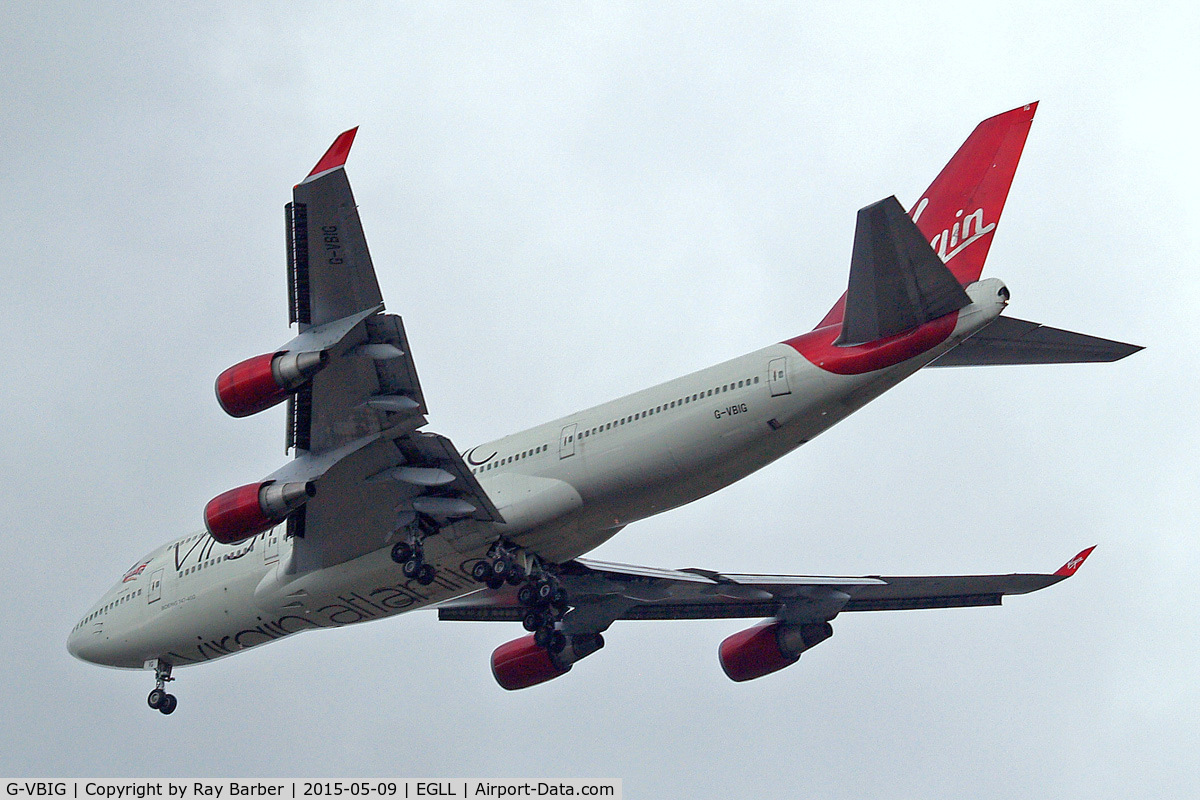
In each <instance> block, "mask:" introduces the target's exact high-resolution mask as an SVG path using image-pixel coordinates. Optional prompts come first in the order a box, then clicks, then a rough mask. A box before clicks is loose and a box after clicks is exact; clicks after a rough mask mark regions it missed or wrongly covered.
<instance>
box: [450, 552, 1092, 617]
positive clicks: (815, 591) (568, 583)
mask: <svg viewBox="0 0 1200 800" xmlns="http://www.w3.org/2000/svg"><path fill="white" fill-rule="evenodd" d="M1092 549H1093V548H1088V549H1087V550H1084V551H1083V552H1082V553H1080V554H1079V555H1077V556H1075V558H1073V559H1071V560H1070V561H1068V562H1067V563H1066V564H1065V565H1063V567H1062V568H1061V569H1059V570H1058V571H1057V572H1054V573H1052V574H1011V575H958V576H925V577H884V576H878V575H873V576H867V577H822V576H806V575H747V574H740V573H720V572H712V571H709V570H702V569H683V570H664V569H654V568H649V567H635V566H630V565H625V564H608V563H604V562H600V561H590V560H584V559H576V560H574V561H571V562H568V563H567V564H565V565H563V571H562V572H561V573H560V575H559V580H560V582H561V583H562V586H563V588H564V589H565V590H566V592H567V597H568V598H569V599H568V603H569V604H570V605H571V610H570V611H568V612H567V614H566V615H565V617H564V618H563V625H562V629H563V631H564V632H566V633H568V634H577V633H598V632H601V631H604V630H606V629H607V628H608V626H609V625H611V624H612V623H613V622H615V621H616V620H619V619H620V620H625V619H658V620H661V619H730V618H746V617H775V618H778V619H782V620H786V621H788V622H794V623H809V622H826V621H828V620H831V619H833V617H835V616H837V614H839V613H840V612H842V611H883V610H903V609H923V608H960V607H967V606H988V605H1000V602H1001V599H1002V598H1003V597H1004V596H1006V595H1013V594H1026V593H1028V592H1034V591H1037V590H1038V589H1044V588H1046V587H1047V586H1052V585H1053V584H1055V583H1058V582H1059V581H1062V580H1065V579H1066V578H1068V577H1070V576H1071V575H1073V574H1074V573H1075V571H1076V570H1078V569H1079V566H1080V565H1081V564H1082V563H1083V561H1084V559H1086V558H1087V557H1088V555H1090V554H1091V551H1092ZM526 611H527V609H526V608H524V607H523V606H521V604H520V603H518V602H517V597H516V591H515V590H513V589H511V588H508V587H505V588H501V589H497V590H487V589H485V590H481V591H479V592H475V593H473V594H470V595H466V596H465V597H461V598H458V599H455V600H451V601H448V602H446V603H443V604H441V605H439V606H438V618H439V619H443V620H453V621H498V622H506V621H520V620H521V619H522V617H523V616H524V614H525V613H526Z"/></svg>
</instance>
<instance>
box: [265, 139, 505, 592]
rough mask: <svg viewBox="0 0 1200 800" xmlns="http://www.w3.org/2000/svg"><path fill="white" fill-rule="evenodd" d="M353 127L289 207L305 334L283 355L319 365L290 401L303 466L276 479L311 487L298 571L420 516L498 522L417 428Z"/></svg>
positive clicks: (455, 459)
mask: <svg viewBox="0 0 1200 800" xmlns="http://www.w3.org/2000/svg"><path fill="white" fill-rule="evenodd" d="M356 130H357V129H354V130H350V131H346V132H345V133H343V134H342V135H341V136H339V137H338V138H337V140H335V141H334V143H333V145H332V146H331V147H330V148H329V150H328V152H326V154H325V155H324V156H323V157H322V158H321V160H320V161H319V162H318V163H317V165H316V167H314V168H313V170H312V172H311V173H309V175H308V177H306V178H305V179H304V180H303V181H301V182H300V183H299V184H298V185H297V186H296V187H295V188H294V190H293V200H292V202H291V203H289V204H288V206H287V208H286V212H287V213H286V217H287V234H288V237H287V238H288V242H287V244H288V248H287V249H288V297H289V301H290V312H291V314H290V316H291V321H292V322H294V323H296V324H297V325H298V328H299V335H298V336H297V337H296V338H295V339H293V340H292V341H291V342H289V343H288V344H287V345H285V346H284V347H283V348H280V352H300V353H320V356H321V359H322V366H321V368H320V370H319V371H318V372H316V374H315V375H314V376H313V377H312V378H311V379H310V380H309V381H307V383H305V384H304V385H303V387H302V388H301V389H300V390H299V391H298V392H297V393H296V394H295V395H293V396H292V397H291V398H290V399H289V401H288V416H287V431H286V433H287V448H288V449H294V451H295V454H296V458H295V459H294V460H293V461H292V462H291V463H290V464H288V465H287V466H285V467H284V468H283V469H281V470H279V471H278V472H277V473H275V474H274V475H272V476H271V478H272V479H273V480H276V481H280V482H289V481H308V482H312V483H313V485H314V487H315V492H316V493H315V496H313V498H312V499H311V500H309V501H308V502H307V503H305V505H304V506H303V507H301V508H299V509H298V510H296V511H294V512H292V514H291V515H290V516H289V517H288V531H289V534H291V535H292V536H294V537H295V548H294V551H295V557H296V564H295V565H294V567H295V568H296V569H299V570H308V569H315V568H319V567H328V566H332V565H334V564H339V563H341V562H343V561H347V560H350V559H352V558H356V557H358V556H360V555H363V554H365V553H368V552H371V551H373V550H377V549H379V548H380V547H382V546H383V545H385V544H387V543H388V541H389V540H391V539H392V538H393V536H394V532H395V531H396V530H397V529H398V528H400V527H402V526H403V525H405V524H407V523H410V522H412V521H413V520H414V519H415V518H416V515H417V513H418V512H421V513H426V514H428V515H430V516H432V517H435V518H441V519H442V520H443V521H444V520H458V519H474V520H479V521H490V520H499V519H500V515H499V513H498V512H497V510H496V509H495V507H494V506H493V505H492V503H491V502H490V501H489V500H488V498H487V495H486V494H485V493H484V491H483V490H482V488H481V487H480V486H479V484H478V483H477V482H476V481H475V478H474V476H473V475H472V473H471V470H470V468H469V467H468V466H467V465H466V463H465V462H464V461H463V459H462V457H461V456H460V455H459V454H458V452H457V450H456V449H455V448H454V446H453V444H451V442H450V441H449V440H448V439H446V438H445V437H443V436H439V435H437V434H433V433H428V432H424V431H421V430H419V429H420V428H422V427H424V426H425V425H426V424H427V420H426V418H425V414H426V412H427V409H426V405H425V396H424V394H423V392H422V391H421V384H420V380H419V378H418V376H417V370H416V365H415V363H414V361H413V358H412V354H411V349H410V347H409V343H408V338H407V336H406V335H405V332H404V323H403V321H402V320H401V319H400V317H399V316H396V315H394V314H385V313H383V310H384V305H383V299H382V296H381V294H380V291H379V284H378V281H377V280H376V277H375V268H374V266H373V265H372V263H371V255H370V251H369V250H368V249H367V241H366V237H365V236H364V235H363V230H362V224H361V222H360V220H359V216H358V208H357V206H356V204H355V202H354V194H353V192H352V191H351V189H350V183H349V181H348V180H347V178H346V172H345V169H344V164H345V161H346V157H347V155H348V154H349V151H350V146H351V144H352V143H353V141H354V134H355V131H356Z"/></svg>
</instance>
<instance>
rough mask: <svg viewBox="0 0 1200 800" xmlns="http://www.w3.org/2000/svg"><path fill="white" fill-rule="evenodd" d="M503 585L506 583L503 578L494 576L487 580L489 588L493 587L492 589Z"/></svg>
mask: <svg viewBox="0 0 1200 800" xmlns="http://www.w3.org/2000/svg"><path fill="white" fill-rule="evenodd" d="M503 585H504V579H503V578H492V579H490V580H489V581H488V582H487V587H488V588H489V589H491V590H492V591H495V590H497V589H499V588H500V587H501V586H503Z"/></svg>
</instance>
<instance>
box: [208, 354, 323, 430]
mask: <svg viewBox="0 0 1200 800" xmlns="http://www.w3.org/2000/svg"><path fill="white" fill-rule="evenodd" d="M328 360H329V356H328V355H327V354H326V353H325V352H324V351H321V352H317V353H266V354H265V355H261V356H255V357H254V358H248V359H246V360H245V361H243V362H241V363H240V364H234V365H233V366H232V367H230V368H229V369H227V370H225V371H224V372H222V373H221V374H220V375H218V376H217V402H218V403H220V404H221V408H223V409H225V413H226V414H229V415H230V416H231V417H248V416H250V415H251V414H257V413H258V412H259V411H264V410H266V409H268V408H270V407H271V406H273V405H276V404H278V403H282V402H283V401H284V400H286V399H287V398H288V396H289V395H291V394H294V393H295V392H296V391H298V390H299V389H300V387H301V386H303V385H304V384H305V383H306V382H307V381H308V379H309V378H311V377H312V376H313V375H316V374H317V373H318V372H320V371H321V368H322V367H324V366H325V362H326V361H328Z"/></svg>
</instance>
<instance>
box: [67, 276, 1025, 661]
mask: <svg viewBox="0 0 1200 800" xmlns="http://www.w3.org/2000/svg"><path fill="white" fill-rule="evenodd" d="M982 285H986V286H984V288H979V289H977V287H981V286H982ZM996 285H999V282H997V281H994V280H989V281H982V282H980V283H979V284H973V285H972V286H971V287H968V293H969V294H970V295H971V297H972V300H973V301H974V303H973V304H972V305H971V306H968V307H967V308H964V309H963V310H962V311H961V312H959V316H958V320H957V323H956V326H955V328H954V330H953V333H952V334H951V335H950V336H949V337H948V338H946V339H945V341H943V342H941V343H940V344H938V345H936V346H934V347H933V348H932V349H929V350H926V351H924V352H922V353H920V354H918V355H916V356H914V357H912V358H908V359H907V360H904V361H901V362H899V363H895V364H892V365H889V366H886V367H884V368H881V369H875V370H871V371H867V372H862V373H859V374H836V373H834V372H830V371H827V370H826V369H822V368H821V367H818V366H816V365H814V364H813V363H811V362H810V361H809V360H808V359H807V358H805V356H804V355H801V353H800V352H798V350H797V349H796V348H795V347H793V346H791V345H790V344H774V345H771V346H769V347H766V348H763V349H761V350H758V351H755V352H753V353H750V354H747V355H744V356H740V357H738V358H735V359H732V360H730V361H726V362H724V363H721V364H718V365H716V366H713V367H709V368H707V369H703V370H700V371H699V372H694V373H692V374H690V375H687V376H684V377H682V378H678V379H675V380H672V381H668V382H667V383H663V384H660V385H658V386H655V387H653V388H650V389H645V390H643V391H640V392H636V393H634V394H631V395H627V396H625V397H622V398H620V399H618V400H613V401H612V402H609V403H605V404H603V405H599V406H596V407H594V408H590V409H587V410H585V411H581V412H579V413H577V414H572V415H570V416H567V417H563V418H561V419H558V420H555V421H553V422H550V423H547V424H544V425H540V426H537V427H535V428H531V429H529V430H526V431H522V432H520V433H516V434H513V435H511V436H506V437H504V438H502V439H498V440H496V441H494V442H489V443H486V444H483V445H479V446H478V447H475V448H472V449H470V450H468V451H467V452H466V453H465V454H464V455H465V458H466V459H467V463H468V465H469V466H470V467H471V469H472V471H473V472H474V474H475V477H476V479H477V480H478V481H479V483H480V485H481V486H482V487H483V488H484V490H485V491H486V492H487V494H488V496H489V498H490V499H491V500H492V501H493V503H494V504H495V505H496V507H497V508H498V509H499V510H500V512H501V514H502V515H503V517H504V519H505V523H504V524H503V525H494V524H492V523H487V524H486V525H485V524H483V523H474V522H465V523H458V524H457V525H456V526H454V527H455V528H456V530H455V531H453V534H454V535H446V536H443V535H438V536H433V537H431V538H429V539H428V540H427V541H426V544H425V553H426V559H427V560H428V561H429V562H430V563H432V564H434V565H435V566H436V568H437V570H438V574H437V578H436V580H435V581H434V582H433V583H432V584H431V585H429V586H422V585H420V584H419V583H417V582H416V581H415V580H408V579H406V578H405V577H404V576H403V574H402V573H401V571H400V569H399V567H398V566H397V565H396V564H395V563H394V562H393V561H392V559H391V557H390V555H389V548H387V547H383V548H381V549H379V550H377V551H374V552H371V553H369V554H367V555H365V556H362V557H360V558H356V559H354V560H352V561H348V562H345V563H343V564H339V565H337V566H334V567H329V568H325V569H319V570H313V571H311V572H308V573H304V574H301V575H299V576H289V577H288V578H287V579H286V580H285V579H283V578H282V577H281V576H282V575H283V573H284V571H285V565H287V564H288V563H289V557H290V551H291V540H289V539H287V538H286V537H285V536H284V531H285V527H286V526H284V525H280V526H277V527H276V528H274V529H272V530H270V531H267V532H266V533H262V534H259V535H258V536H255V537H253V538H251V539H248V540H246V541H244V542H241V543H239V544H237V545H233V546H226V545H222V544H218V543H217V542H216V541H215V540H213V539H212V538H211V537H210V536H209V535H208V534H207V533H197V534H193V535H191V536H188V537H185V538H183V539H180V540H178V541H174V542H171V543H169V544H167V545H165V546H163V547H160V548H159V549H157V550H155V551H154V552H152V553H150V554H149V555H148V556H146V557H145V558H143V559H142V560H140V561H139V562H137V564H136V565H135V566H134V567H133V569H131V570H130V572H129V573H128V574H127V575H126V576H125V577H124V578H123V579H122V581H121V582H119V583H117V584H116V586H114V587H113V588H112V589H110V590H109V591H108V592H107V593H106V594H105V595H104V597H102V598H101V599H100V601H99V602H98V603H97V604H96V606H95V607H93V609H92V610H91V611H89V613H88V614H87V615H86V616H85V617H84V618H83V619H82V620H80V622H79V623H78V624H77V625H76V626H75V628H74V630H73V631H72V633H71V636H70V638H69V641H68V648H69V649H70V651H71V653H72V654H74V655H75V656H77V657H79V658H82V659H84V660H87V661H91V662H95V663H99V664H104V665H108V666H114V667H125V668H142V667H143V666H144V665H145V664H146V663H147V662H149V661H152V660H154V659H162V660H164V661H167V662H169V663H171V664H172V665H175V666H184V665H188V664H194V663H198V662H202V661H208V660H211V659H213V658H218V657H220V656H224V655H230V654H232V653H236V652H238V651H240V650H243V649H246V648H248V647H253V646H255V645H259V644H263V643H264V642H269V641H272V640H275V639H279V638H283V637H284V636H288V635H290V634H292V633H297V632H299V631H302V630H311V629H316V628H325V627H334V626H339V625H347V624H351V623H355V622H364V621H367V620H372V619H379V618H382V617H387V616H391V615H393V614H397V613H401V612H404V611H411V610H414V609H418V608H422V607H425V606H428V605H430V604H433V603H438V602H442V601H445V600H448V599H450V598H453V597H457V596H460V595H463V594H466V593H468V592H472V591H477V590H479V589H480V586H479V584H478V583H476V582H475V581H474V580H472V578H471V577H470V574H469V569H470V566H471V564H472V563H473V562H474V561H476V560H478V559H479V558H481V557H482V556H483V555H484V553H485V552H486V550H487V547H488V546H489V545H490V544H491V543H492V542H493V541H494V540H495V539H496V537H497V535H499V534H503V535H505V536H506V537H507V538H508V539H510V540H511V541H513V542H514V543H515V544H518V545H520V546H522V547H523V548H525V549H526V550H528V551H530V552H533V553H536V554H538V555H539V556H540V557H542V558H543V559H545V560H548V561H551V562H561V561H564V560H567V559H570V558H574V557H576V556H579V555H582V554H584V553H586V552H588V551H589V550H591V549H593V548H595V547H596V546H598V545H599V544H601V543H602V542H604V541H605V540H607V539H608V538H610V537H611V536H613V535H614V534H615V533H616V532H617V531H618V530H620V529H621V528H622V527H623V526H625V525H628V524H629V523H631V522H635V521H637V520H639V519H643V518H645V517H648V516H651V515H653V514H657V513H659V512H662V511H665V510H667V509H670V508H675V507H677V506H680V505H683V504H685V503H689V502H691V501H693V500H696V499H698V498H700V497H704V496H705V495H708V494H711V493H712V492H715V491H717V490H718V489H721V488H723V487H725V486H728V485H730V484H731V483H734V482H735V481H737V480H739V479H741V478H743V477H745V476H746V475H749V474H750V473H752V472H754V471H755V470H758V469H760V468H762V467H764V466H766V465H767V464H769V463H771V462H772V461H775V460H776V459H778V458H780V457H781V456H783V455H784V454H786V453H788V452H790V451H792V450H794V449H795V448H797V447H799V446H800V445H802V444H804V443H805V442H807V441H808V440H810V439H812V438H813V437H814V436H816V435H817V434H819V433H821V432H822V431H824V430H825V429H827V428H829V427H830V426H832V425H833V424H835V423H837V422H839V421H840V420H842V419H844V418H845V417H846V416H848V415H849V414H850V413H852V412H853V411H855V410H857V409H858V408H860V407H862V406H863V405H865V404H866V403H867V402H869V401H870V400H872V399H874V398H876V397H878V396H879V395H880V394H882V393H883V392H885V391H886V390H887V389H889V388H891V387H892V386H894V385H896V384H897V383H899V382H900V381H901V380H903V379H904V378H906V377H908V376H909V375H911V374H913V373H914V372H916V371H917V370H918V369H920V368H921V367H923V366H924V365H926V364H928V363H929V362H930V361H932V360H933V359H935V358H937V357H938V356H940V355H941V354H943V353H945V352H946V351H947V350H949V349H951V348H952V347H954V346H956V345H957V344H958V343H959V342H961V341H962V340H963V339H964V338H966V337H967V336H970V335H971V334H972V333H974V332H976V331H977V330H979V329H981V328H982V327H983V326H984V325H986V324H987V323H989V322H991V321H992V320H993V319H995V317H996V316H997V315H998V314H999V313H1000V311H1001V310H1002V309H1003V305H1004V303H1003V300H1001V299H999V298H998V297H997V296H996V294H997V293H996V292H995V286H996ZM460 526H467V527H466V528H464V529H461V530H458V529H459V528H460ZM470 526H475V528H477V530H471V529H469V528H470Z"/></svg>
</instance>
